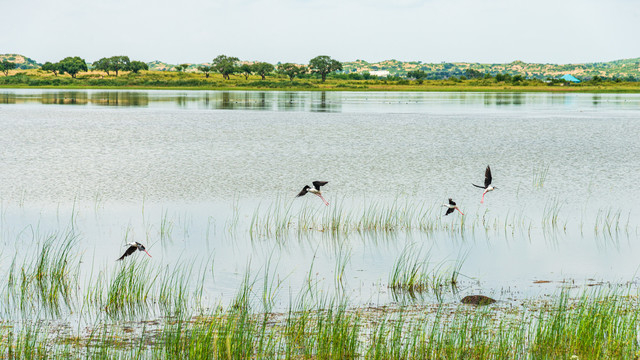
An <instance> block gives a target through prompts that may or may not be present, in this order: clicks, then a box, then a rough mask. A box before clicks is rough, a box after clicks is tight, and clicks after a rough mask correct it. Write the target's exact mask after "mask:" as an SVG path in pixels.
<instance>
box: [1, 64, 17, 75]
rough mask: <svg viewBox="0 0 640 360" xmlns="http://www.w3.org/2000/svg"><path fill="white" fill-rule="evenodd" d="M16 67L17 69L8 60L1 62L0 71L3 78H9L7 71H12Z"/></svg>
mask: <svg viewBox="0 0 640 360" xmlns="http://www.w3.org/2000/svg"><path fill="white" fill-rule="evenodd" d="M16 67H18V65H16V63H12V62H11V61H8V60H2V62H1V63H0V71H2V72H3V73H4V76H9V70H13V69H15V68H16Z"/></svg>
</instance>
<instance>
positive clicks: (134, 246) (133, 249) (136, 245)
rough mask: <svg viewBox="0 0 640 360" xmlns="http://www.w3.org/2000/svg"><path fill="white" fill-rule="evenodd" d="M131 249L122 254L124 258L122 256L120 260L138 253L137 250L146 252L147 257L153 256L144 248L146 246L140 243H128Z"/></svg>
mask: <svg viewBox="0 0 640 360" xmlns="http://www.w3.org/2000/svg"><path fill="white" fill-rule="evenodd" d="M125 246H128V247H129V248H128V249H127V251H125V252H124V254H122V256H120V258H119V259H118V260H122V259H124V258H125V257H127V256H129V255H131V254H133V253H134V252H136V250H140V251H144V252H146V253H147V255H149V257H151V254H149V253H148V252H147V249H145V248H144V245H142V244H140V243H139V242H137V241H136V242H132V243H128V244H127V245H125Z"/></svg>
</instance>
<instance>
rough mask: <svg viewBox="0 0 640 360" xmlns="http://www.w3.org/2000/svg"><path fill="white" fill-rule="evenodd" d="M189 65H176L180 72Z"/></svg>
mask: <svg viewBox="0 0 640 360" xmlns="http://www.w3.org/2000/svg"><path fill="white" fill-rule="evenodd" d="M188 67H189V64H180V65H176V70H178V72H182V71H184V70H186V69H187V68H188Z"/></svg>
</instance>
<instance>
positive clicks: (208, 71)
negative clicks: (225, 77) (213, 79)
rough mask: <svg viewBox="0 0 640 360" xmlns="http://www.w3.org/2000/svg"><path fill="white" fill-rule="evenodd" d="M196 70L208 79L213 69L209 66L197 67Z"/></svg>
mask: <svg viewBox="0 0 640 360" xmlns="http://www.w3.org/2000/svg"><path fill="white" fill-rule="evenodd" d="M198 70H199V71H202V72H203V73H204V76H205V77H206V78H207V79H208V78H209V73H210V72H211V71H212V70H213V68H212V67H211V66H206V65H201V66H198Z"/></svg>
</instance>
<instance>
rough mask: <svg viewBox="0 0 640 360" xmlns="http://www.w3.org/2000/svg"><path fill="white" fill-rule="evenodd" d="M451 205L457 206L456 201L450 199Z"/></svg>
mask: <svg viewBox="0 0 640 360" xmlns="http://www.w3.org/2000/svg"><path fill="white" fill-rule="evenodd" d="M449 205H453V206H455V205H456V202H455V201H453V199H451V198H449Z"/></svg>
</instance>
